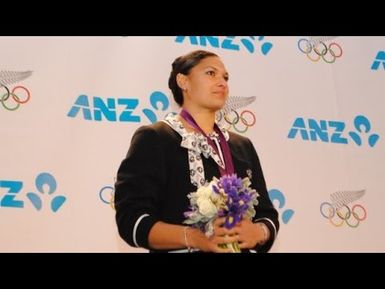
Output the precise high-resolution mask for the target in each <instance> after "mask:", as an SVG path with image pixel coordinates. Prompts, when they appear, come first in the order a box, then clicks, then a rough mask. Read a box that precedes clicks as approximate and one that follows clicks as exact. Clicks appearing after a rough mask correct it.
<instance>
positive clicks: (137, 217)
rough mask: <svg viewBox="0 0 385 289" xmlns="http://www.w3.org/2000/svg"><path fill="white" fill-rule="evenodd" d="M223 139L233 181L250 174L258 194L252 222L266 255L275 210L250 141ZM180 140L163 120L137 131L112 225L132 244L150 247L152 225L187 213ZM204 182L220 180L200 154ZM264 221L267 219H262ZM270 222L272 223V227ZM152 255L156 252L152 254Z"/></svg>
mask: <svg viewBox="0 0 385 289" xmlns="http://www.w3.org/2000/svg"><path fill="white" fill-rule="evenodd" d="M229 136H230V139H229V141H228V143H229V146H230V150H231V154H232V157H233V163H234V169H235V172H236V173H237V175H238V177H241V178H244V177H246V176H247V173H246V171H247V170H251V171H252V178H251V183H252V185H251V187H253V188H254V189H256V190H257V192H258V193H259V195H260V196H259V197H258V200H259V204H258V206H257V207H256V216H255V217H254V221H255V220H258V219H261V218H263V219H261V220H258V221H262V222H264V223H265V224H266V225H267V226H268V228H269V229H270V232H271V234H270V235H271V238H270V240H269V241H268V242H266V243H265V244H264V245H263V246H259V245H258V246H257V248H255V249H257V251H259V252H266V251H268V250H269V249H270V248H271V246H272V244H273V242H274V239H275V233H274V232H278V229H279V222H278V212H277V211H276V210H275V208H274V207H273V205H272V203H271V201H270V199H269V197H268V193H267V189H266V184H265V179H264V176H263V173H262V169H261V165H260V162H259V158H258V156H257V153H256V151H255V149H254V146H253V144H252V143H251V141H250V140H249V139H248V138H246V137H243V136H240V135H238V134H234V133H231V132H229ZM181 140H182V137H181V136H180V135H179V134H178V133H177V132H176V131H174V130H173V129H172V128H171V127H170V126H169V125H167V124H166V123H164V122H157V123H155V124H153V125H148V126H142V127H140V128H139V129H138V130H137V131H136V132H135V133H134V135H133V137H132V141H131V145H130V149H129V151H128V153H127V156H126V158H125V159H124V160H123V161H122V163H121V165H120V168H119V170H118V174H117V180H116V183H115V209H116V222H117V225H118V230H119V234H120V236H121V237H122V238H123V239H124V240H125V241H126V242H127V243H128V244H129V245H131V246H135V247H136V246H139V247H144V248H147V249H150V250H152V249H151V248H149V244H148V235H149V232H150V229H151V227H152V226H153V225H154V224H155V223H156V222H157V221H163V222H166V223H171V224H182V223H183V221H184V220H185V217H184V215H183V213H184V212H185V211H187V210H188V207H189V199H188V198H187V194H189V193H190V192H194V191H196V190H197V187H195V186H194V185H192V184H191V182H190V171H189V163H188V151H187V149H186V148H183V147H181V146H180V143H181ZM202 160H203V166H204V171H205V178H206V180H209V181H210V180H211V179H212V177H213V176H216V177H218V178H219V177H220V172H219V169H218V165H217V164H216V163H215V161H214V160H213V159H212V158H208V159H207V158H205V157H204V156H202ZM267 219H269V220H267ZM272 223H273V224H274V225H275V228H274V226H273V225H272ZM153 251H155V250H153Z"/></svg>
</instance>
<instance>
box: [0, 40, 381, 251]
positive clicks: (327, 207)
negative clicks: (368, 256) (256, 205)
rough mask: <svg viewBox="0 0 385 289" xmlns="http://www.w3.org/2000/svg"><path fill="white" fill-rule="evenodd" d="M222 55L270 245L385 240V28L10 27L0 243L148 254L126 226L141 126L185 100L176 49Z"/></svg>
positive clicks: (327, 246)
mask: <svg viewBox="0 0 385 289" xmlns="http://www.w3.org/2000/svg"><path fill="white" fill-rule="evenodd" d="M195 49H206V50H210V51H213V52H215V53H217V54H218V55H219V56H220V57H221V58H222V60H223V62H224V63H225V65H226V67H227V69H228V71H229V74H230V82H229V85H230V95H231V97H230V99H229V104H228V105H229V106H228V107H229V109H228V110H227V111H226V115H221V116H220V117H221V121H222V122H223V123H224V124H225V125H226V126H227V127H228V129H229V130H231V131H235V132H238V133H240V134H242V135H245V136H247V137H249V138H250V139H251V140H252V141H253V143H254V146H255V147H256V149H257V151H258V153H259V156H260V159H261V163H262V167H263V169H264V174H265V178H266V181H267V186H268V190H269V196H270V198H271V200H272V201H273V203H274V205H275V206H276V208H277V210H278V211H279V214H280V217H279V219H280V222H281V229H280V232H279V234H278V237H277V240H276V243H275V244H274V246H273V248H272V250H271V252H356V251H359V252H376V251H382V252H384V251H385V230H384V225H383V222H384V221H385V209H384V204H385V197H384V196H385V191H384V188H385V176H384V172H385V154H384V152H385V151H384V143H385V141H384V138H385V109H384V107H385V94H384V91H385V37H307V36H304V37H267V36H265V37H263V36H247V37H225V36H223V37H200V36H197V37H191V36H176V37H1V38H0V55H1V61H0V124H1V125H0V136H1V138H0V143H1V150H0V163H1V165H0V232H1V233H0V251H1V252H146V251H145V250H143V249H138V248H132V247H129V246H128V245H127V244H126V243H125V242H124V241H122V240H121V239H120V237H119V235H118V232H117V227H116V223H115V211H114V208H113V198H114V188H113V185H114V180H115V176H116V172H117V169H118V167H119V165H120V162H121V161H122V159H123V158H124V157H125V155H126V153H127V150H128V148H129V145H130V141H131V137H132V134H133V133H134V131H135V130H136V129H137V128H138V127H140V126H142V125H148V124H151V123H154V122H156V121H158V120H160V119H162V118H163V117H164V116H165V115H166V114H167V113H169V112H176V111H178V107H177V106H176V105H175V104H174V102H173V98H172V96H171V93H170V91H169V89H168V86H167V82H168V76H169V73H170V71H171V63H172V61H173V60H174V59H175V58H176V57H177V56H179V55H182V54H185V53H187V52H190V51H192V50H195Z"/></svg>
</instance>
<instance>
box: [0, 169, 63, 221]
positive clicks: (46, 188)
mask: <svg viewBox="0 0 385 289" xmlns="http://www.w3.org/2000/svg"><path fill="white" fill-rule="evenodd" d="M35 186H36V191H31V192H28V193H27V194H26V196H27V198H28V199H29V201H30V202H31V203H32V206H33V207H34V208H35V209H36V210H37V211H40V210H41V209H42V208H43V204H44V203H47V202H49V204H48V205H49V208H50V209H51V211H52V212H54V213H56V212H57V211H58V210H59V209H60V208H61V207H62V205H63V204H64V203H65V202H66V200H67V197H65V196H63V195H57V194H56V189H57V182H56V179H55V177H54V176H53V175H51V174H50V173H46V172H43V173H40V174H39V175H38V176H37V177H36V179H35ZM22 189H23V182H22V181H20V180H0V193H1V191H4V192H5V194H3V195H2V194H0V207H8V208H24V198H23V197H24V196H25V195H24V194H20V192H22ZM48 199H49V200H48ZM46 205H47V204H46Z"/></svg>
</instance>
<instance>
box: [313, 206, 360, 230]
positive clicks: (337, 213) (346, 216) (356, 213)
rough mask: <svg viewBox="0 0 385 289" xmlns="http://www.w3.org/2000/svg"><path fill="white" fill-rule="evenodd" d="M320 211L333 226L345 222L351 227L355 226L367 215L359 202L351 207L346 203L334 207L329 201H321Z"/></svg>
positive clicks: (338, 225) (339, 225)
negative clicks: (337, 207) (339, 206)
mask: <svg viewBox="0 0 385 289" xmlns="http://www.w3.org/2000/svg"><path fill="white" fill-rule="evenodd" d="M320 212H321V215H322V216H323V217H324V218H326V219H329V222H330V223H331V224H332V225H333V226H335V227H341V226H342V225H343V224H344V223H346V224H347V225H348V226H349V227H351V228H357V227H358V225H359V224H360V222H362V221H364V220H365V219H366V216H367V213H366V210H365V208H364V207H363V206H362V205H359V204H355V205H354V206H353V207H352V208H351V209H350V208H349V207H348V206H347V205H343V206H342V207H341V208H339V209H336V208H335V207H334V206H333V205H332V204H331V203H329V202H323V203H321V206H320Z"/></svg>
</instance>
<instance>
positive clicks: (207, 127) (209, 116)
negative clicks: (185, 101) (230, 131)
mask: <svg viewBox="0 0 385 289" xmlns="http://www.w3.org/2000/svg"><path fill="white" fill-rule="evenodd" d="M183 109H184V110H186V111H187V112H188V113H189V114H191V116H192V117H193V118H194V120H195V121H196V123H197V124H198V125H199V127H200V128H201V129H202V130H203V131H204V132H205V133H206V134H209V133H212V132H213V131H214V124H215V111H210V110H202V109H199V110H194V109H192V108H186V107H183ZM181 119H182V121H183V124H184V126H185V127H188V128H190V129H191V130H194V128H193V127H192V126H191V125H189V124H188V122H186V121H185V120H184V119H183V118H181Z"/></svg>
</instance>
